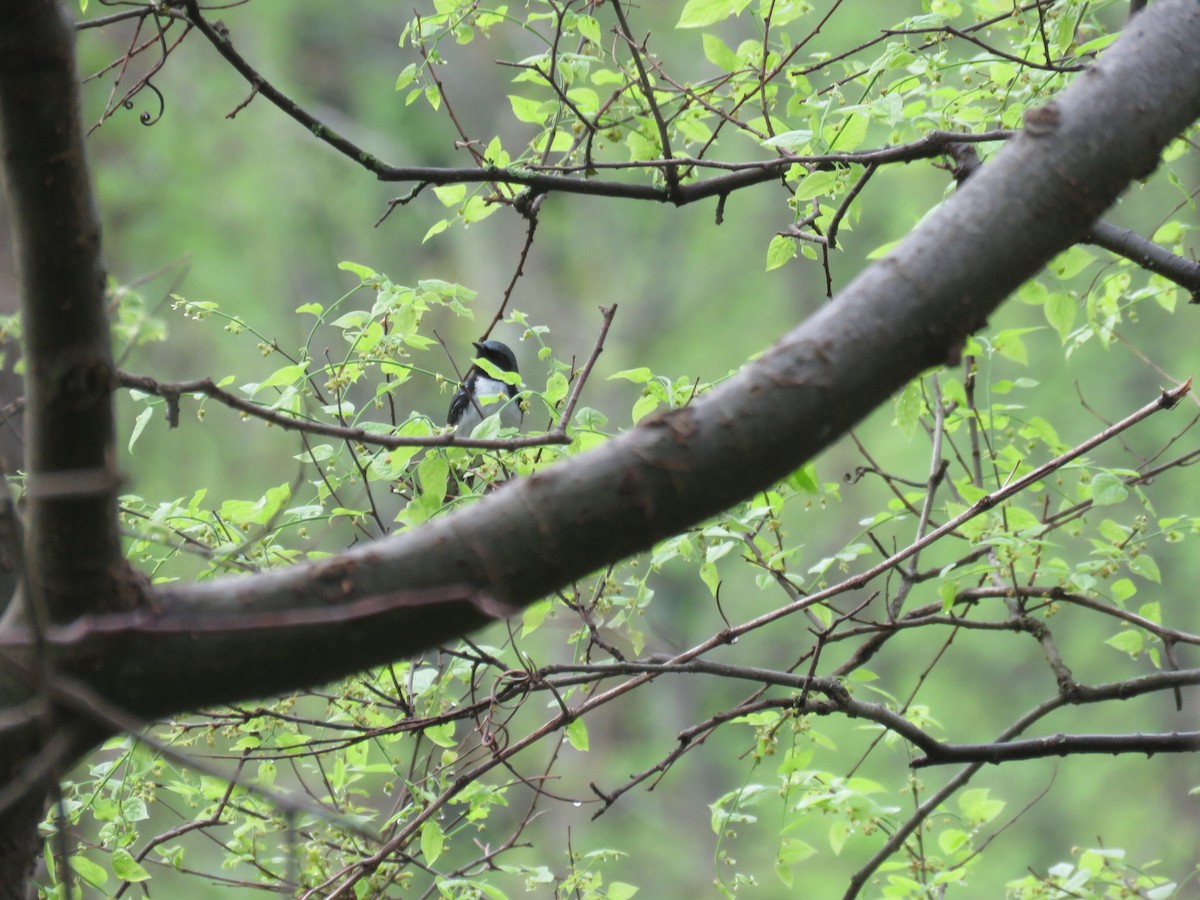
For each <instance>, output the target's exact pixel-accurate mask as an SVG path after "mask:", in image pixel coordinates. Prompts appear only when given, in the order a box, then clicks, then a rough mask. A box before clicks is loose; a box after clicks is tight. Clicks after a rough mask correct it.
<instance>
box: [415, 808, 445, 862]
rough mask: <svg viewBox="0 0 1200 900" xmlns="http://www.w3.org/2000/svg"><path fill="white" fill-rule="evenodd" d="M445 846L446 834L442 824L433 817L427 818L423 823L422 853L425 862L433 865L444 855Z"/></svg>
mask: <svg viewBox="0 0 1200 900" xmlns="http://www.w3.org/2000/svg"><path fill="white" fill-rule="evenodd" d="M445 846H446V834H445V832H443V831H442V826H441V825H439V824H438V823H437V822H435V821H434V820H433V819H426V820H425V821H424V823H422V825H421V853H422V855H423V856H424V857H425V862H426V863H427V864H429V865H431V866H432V865H433V864H434V863H435V862H437V858H438V857H439V856H441V855H442V850H443V849H444V848H445Z"/></svg>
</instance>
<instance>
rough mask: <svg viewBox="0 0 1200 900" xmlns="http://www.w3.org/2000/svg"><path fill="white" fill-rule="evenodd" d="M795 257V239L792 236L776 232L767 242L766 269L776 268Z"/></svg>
mask: <svg viewBox="0 0 1200 900" xmlns="http://www.w3.org/2000/svg"><path fill="white" fill-rule="evenodd" d="M795 258H796V241H795V239H794V238H790V237H786V236H784V235H782V234H777V235H775V237H773V238H771V243H769V244H767V271H768V272H770V271H771V270H772V269H778V268H779V267H780V266H782V265H784V264H785V263H787V262H788V261H789V260H792V259H795Z"/></svg>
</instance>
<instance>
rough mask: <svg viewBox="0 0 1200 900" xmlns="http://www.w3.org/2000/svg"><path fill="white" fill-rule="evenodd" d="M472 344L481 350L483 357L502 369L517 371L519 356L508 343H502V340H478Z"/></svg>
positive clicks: (504, 370) (480, 354) (480, 353)
mask: <svg viewBox="0 0 1200 900" xmlns="http://www.w3.org/2000/svg"><path fill="white" fill-rule="evenodd" d="M471 346H472V347H474V348H475V349H476V350H477V351H479V356H480V357H481V358H482V359H486V360H487V361H488V362H490V363H491V364H492V365H494V366H495V367H496V368H498V369H500V370H501V371H503V372H516V371H517V357H516V355H515V354H514V353H513V352H512V350H511V349H509V346H508V344H502V343H501V342H500V341H476V342H475V343H473V344H472V345H471Z"/></svg>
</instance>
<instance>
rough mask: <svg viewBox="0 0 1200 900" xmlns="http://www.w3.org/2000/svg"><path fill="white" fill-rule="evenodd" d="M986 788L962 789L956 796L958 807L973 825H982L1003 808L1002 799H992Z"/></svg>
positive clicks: (998, 813)
mask: <svg viewBox="0 0 1200 900" xmlns="http://www.w3.org/2000/svg"><path fill="white" fill-rule="evenodd" d="M988 793H989V791H988V789H987V788H974V789H973V790H969V791H964V792H963V794H962V796H961V797H959V798H958V808H959V809H961V810H962V812H963V815H964V816H966V817H967V819H968V820H970V822H971V823H972V824H974V825H983V824H984V823H986V822H990V821H991V820H992V819H994V818H996V816H998V815H1000V813H1001V811H1003V809H1004V805H1005V804H1004V801H1003V800H992V799H991V798H990V797H988Z"/></svg>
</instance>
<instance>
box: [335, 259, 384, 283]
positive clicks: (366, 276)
mask: <svg viewBox="0 0 1200 900" xmlns="http://www.w3.org/2000/svg"><path fill="white" fill-rule="evenodd" d="M338 268H339V269H341V270H342V271H343V272H353V273H354V274H355V275H357V276H358V277H359V278H361V279H362V280H363V281H373V280H374V279H376V278H378V277H379V274H378V273H377V272H376V271H375V270H374V269H372V268H369V267H368V266H362V265H359V264H358V263H354V262H346V261H343V262H340V263H338Z"/></svg>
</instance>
